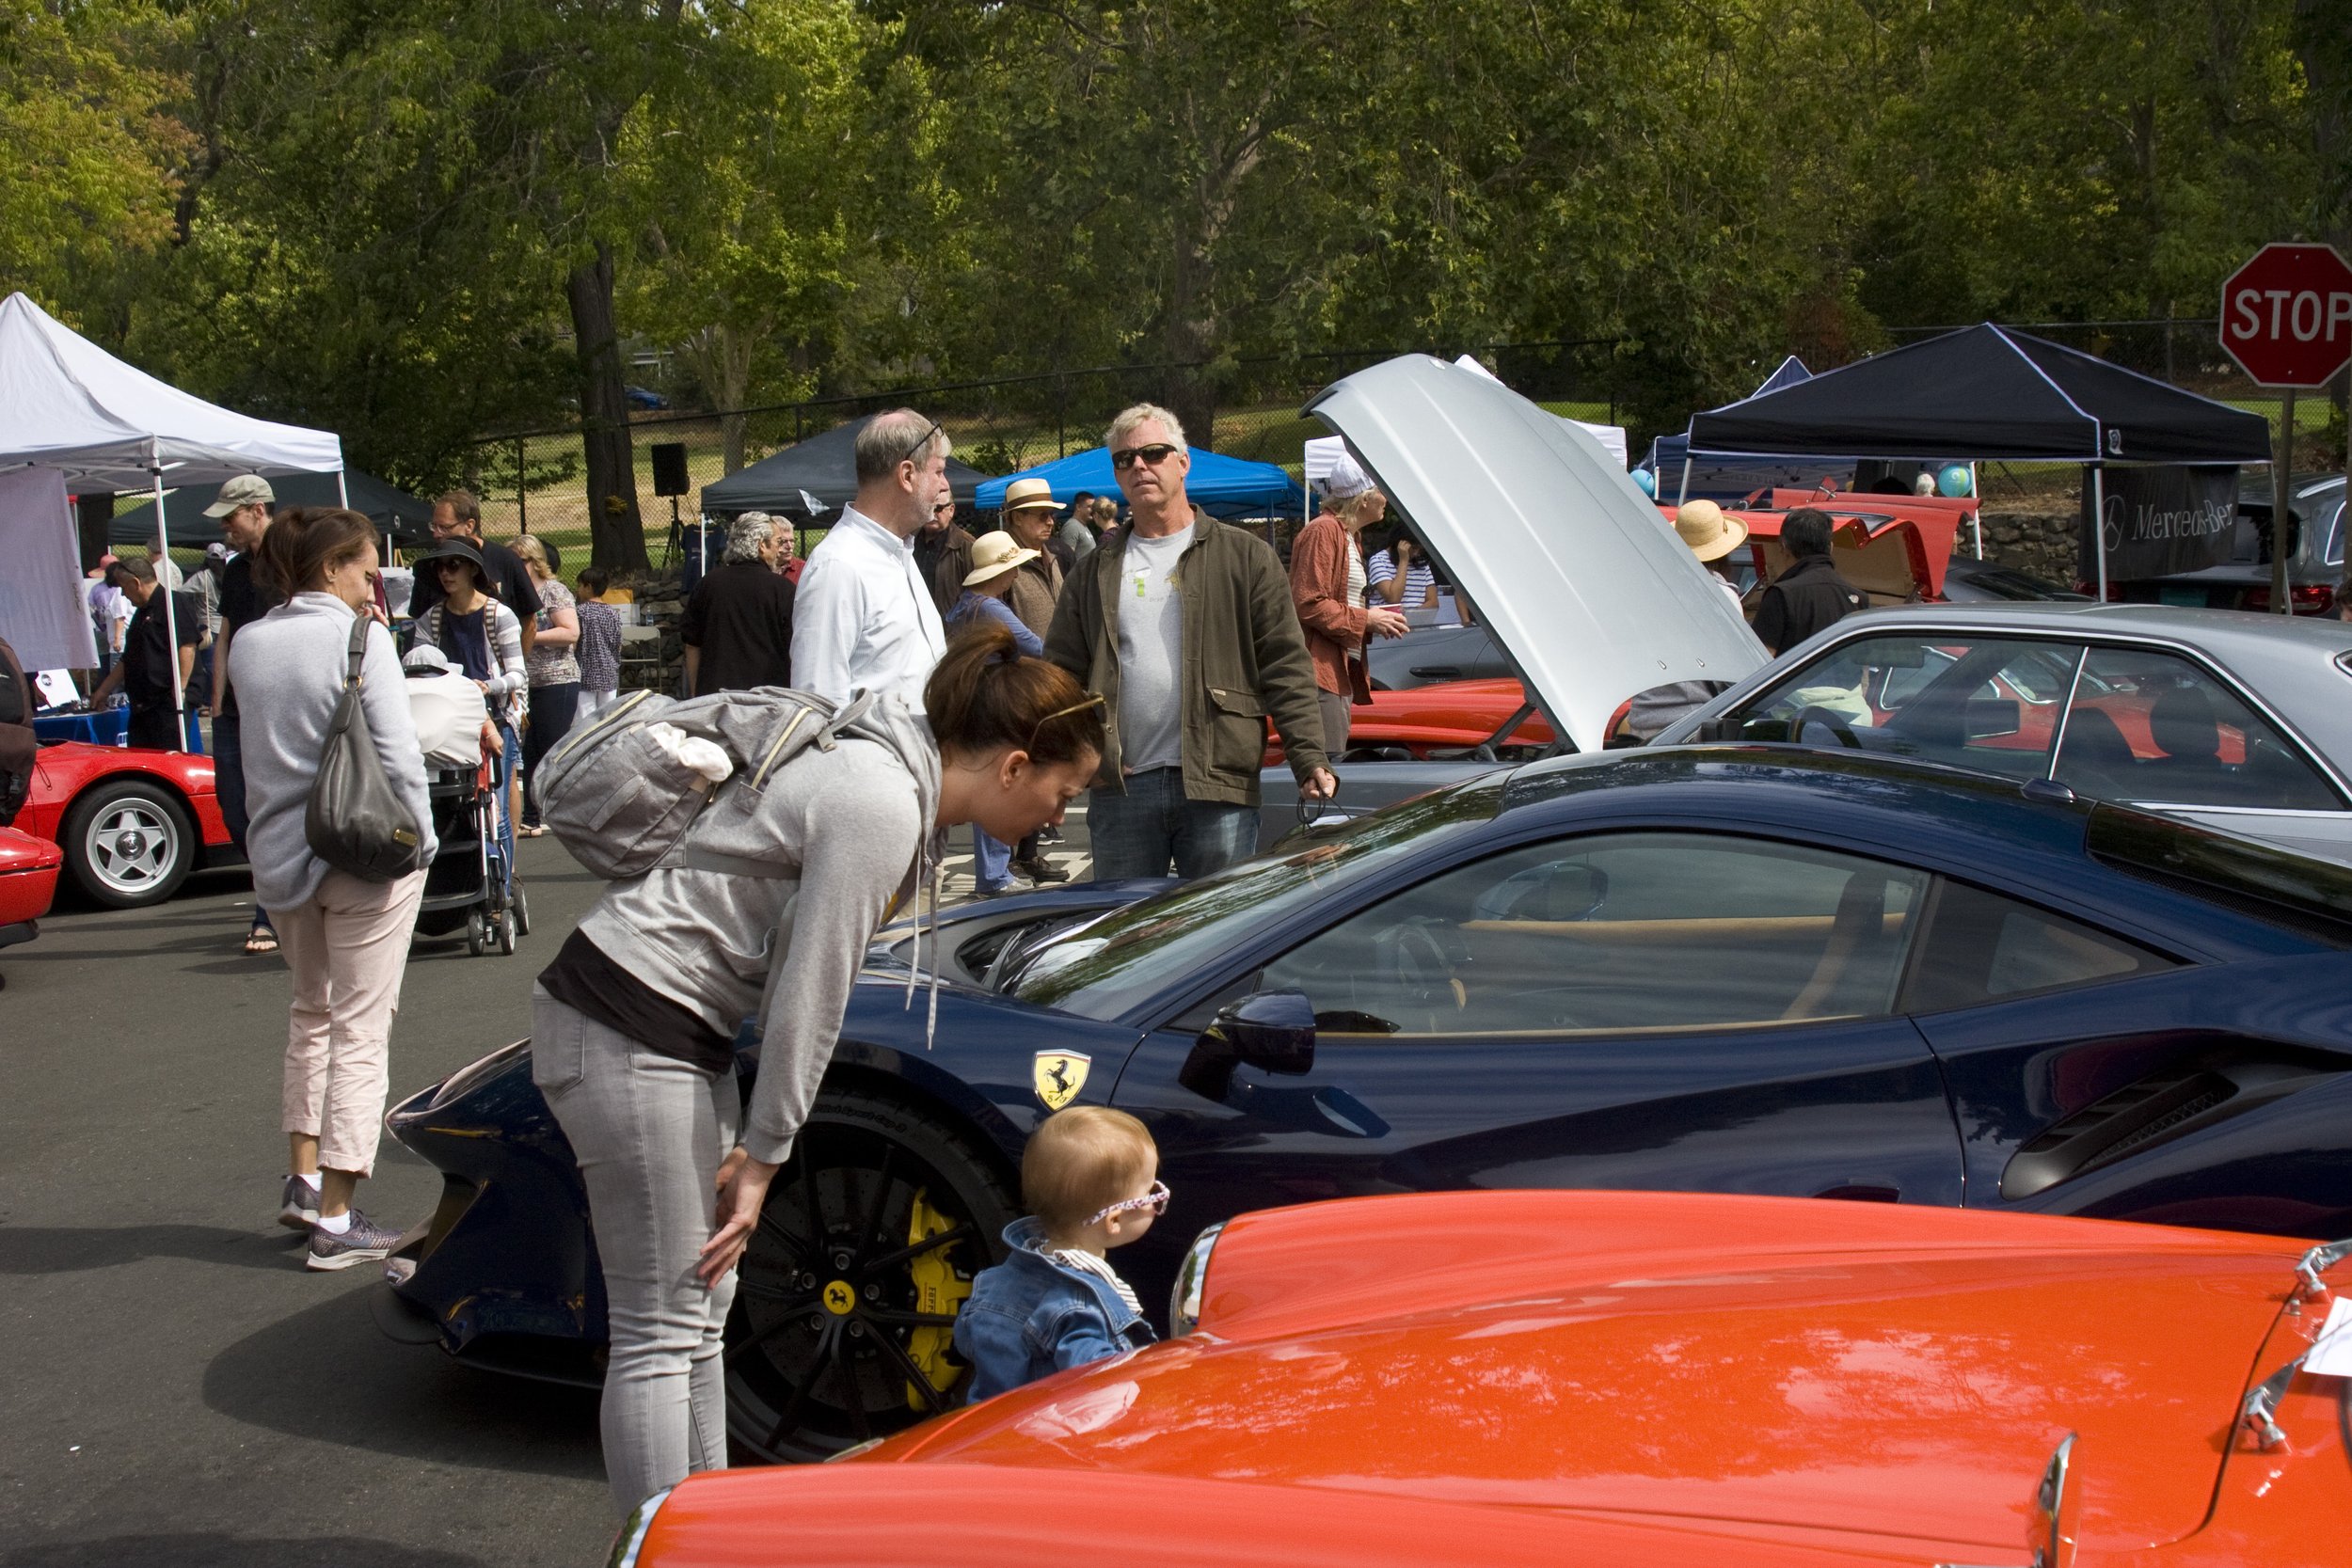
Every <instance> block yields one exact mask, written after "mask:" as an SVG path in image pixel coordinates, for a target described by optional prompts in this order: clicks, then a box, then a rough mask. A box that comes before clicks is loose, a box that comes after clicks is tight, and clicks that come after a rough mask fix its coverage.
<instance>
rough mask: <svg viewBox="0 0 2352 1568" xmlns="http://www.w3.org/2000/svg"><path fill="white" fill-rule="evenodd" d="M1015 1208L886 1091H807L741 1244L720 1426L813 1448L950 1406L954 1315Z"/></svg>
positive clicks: (957, 1392)
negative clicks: (787, 1151) (796, 1127)
mask: <svg viewBox="0 0 2352 1568" xmlns="http://www.w3.org/2000/svg"><path fill="white" fill-rule="evenodd" d="M1018 1215H1019V1210H1018V1209H1017V1208H1016V1207H1015V1203H1014V1198H1013V1195H1012V1194H1011V1192H1010V1191H1009V1190H1008V1185H1007V1183H1006V1182H1005V1180H1003V1178H1002V1177H1001V1176H999V1175H998V1174H997V1172H996V1170H995V1168H994V1167H993V1165H992V1164H991V1163H990V1162H989V1160H988V1158H987V1157H986V1156H985V1155H984V1154H982V1153H981V1152H980V1151H979V1148H978V1147H977V1145H976V1144H975V1143H974V1142H973V1141H972V1140H971V1139H970V1138H969V1137H967V1136H966V1135H965V1134H964V1133H962V1132H958V1131H957V1130H955V1129H954V1128H952V1127H949V1126H947V1125H946V1124H945V1123H943V1122H941V1121H940V1120H939V1119H938V1118H936V1117H931V1116H930V1115H927V1114H925V1113H924V1112H921V1111H918V1110H915V1109H913V1108H912V1107H909V1106H906V1105H903V1104H900V1103H898V1101H893V1100H891V1099H888V1098H886V1097H884V1096H881V1095H874V1094H866V1093H862V1092H857V1091H834V1092H827V1093H825V1094H822V1095H820V1096H818V1101H817V1104H816V1107H815V1109H814V1110H813V1111H812V1112H811V1114H810V1116H809V1120H808V1125H807V1126H806V1127H804V1128H803V1129H802V1131H801V1135H800V1137H799V1139H798V1140H797V1141H796V1143H795V1145H794V1147H793V1152H792V1157H791V1159H790V1160H788V1161H787V1162H786V1164H785V1166H784V1168H783V1169H782V1170H780V1171H778V1172H777V1173H776V1180H775V1182H774V1184H773V1185H772V1186H771V1187H770V1188H769V1190H768V1202H767V1206H766V1207H765V1208H764V1209H763V1210H762V1211H761V1212H760V1223H759V1228H758V1229H757V1230H755V1231H754V1232H753V1234H752V1239H751V1243H750V1245H749V1247H748V1248H747V1249H746V1250H745V1252H744V1254H743V1260H742V1263H741V1266H740V1269H739V1277H738V1279H737V1283H736V1291H735V1307H734V1310H733V1311H732V1312H731V1313H730V1314H729V1316H728V1319H727V1331H726V1363H727V1429H728V1433H729V1435H731V1436H732V1437H733V1438H734V1440H735V1441H736V1442H737V1443H739V1444H740V1445H741V1446H742V1447H743V1448H745V1449H749V1450H750V1451H751V1452H752V1453H754V1454H756V1455H757V1456H759V1457H760V1458H762V1459H768V1460H778V1461H806V1460H818V1459H824V1458H827V1457H829V1456H831V1455H833V1454H835V1453H839V1452H840V1451H841V1450H842V1449H847V1448H850V1447H851V1446H853V1445H855V1444H859V1443H864V1442H866V1441H867V1440H869V1439H871V1438H876V1437H886V1436H888V1435H889V1434H890V1433H894V1432H897V1431H899V1430H900V1429H902V1428H904V1427H908V1426H911V1425H913V1424H914V1422H916V1421H918V1420H921V1419H923V1418H925V1417H927V1416H931V1415H936V1414H938V1413H939V1412H941V1411H945V1410H952V1409H954V1408H955V1407H956V1406H958V1405H960V1404H961V1403H962V1402H963V1391H964V1389H965V1387H966V1386H968V1384H969V1381H970V1378H971V1369H970V1368H968V1367H967V1366H965V1365H964V1364H963V1362H962V1361H961V1358H959V1357H958V1356H957V1355H956V1354H955V1352H954V1348H953V1343H952V1335H953V1332H954V1328H955V1321H956V1319H955V1315H956V1312H957V1310H958V1309H959V1308H960V1307H961V1306H962V1303H963V1300H964V1298H965V1296H967V1295H969V1294H970V1292H971V1285H972V1276H973V1275H976V1274H977V1273H979V1271H980V1270H982V1269H984V1268H986V1267H988V1266H989V1265H990V1264H991V1263H993V1262H995V1261H996V1260H997V1258H998V1256H999V1255H1000V1252H1001V1250H1002V1243H1001V1241H1000V1238H1001V1237H1002V1235H1003V1233H1004V1228H1005V1227H1006V1226H1008V1225H1009V1224H1011V1223H1012V1221H1013V1220H1014V1219H1015V1218H1016V1217H1018Z"/></svg>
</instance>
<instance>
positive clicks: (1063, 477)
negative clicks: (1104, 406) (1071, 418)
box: [977, 447, 1307, 517]
mask: <svg viewBox="0 0 2352 1568" xmlns="http://www.w3.org/2000/svg"><path fill="white" fill-rule="evenodd" d="M1186 450H1187V451H1190V452H1191V453H1192V471H1191V472H1190V473H1189V474H1186V475H1185V476H1184V494H1186V495H1187V496H1190V497H1191V498H1192V500H1193V504H1194V505H1196V506H1198V507H1200V509H1201V510H1202V511H1204V512H1207V513H1209V514H1210V515H1213V516H1219V517H1263V516H1275V515H1281V514H1285V513H1292V512H1297V511H1299V510H1300V509H1301V508H1303V507H1304V506H1305V505H1306V504H1307V492H1306V490H1305V489H1304V488H1303V487H1301V486H1300V484H1299V483H1298V481H1296V480H1295V479H1293V478H1291V476H1290V475H1288V474H1286V473H1284V472H1283V471H1282V470H1281V469H1280V468H1278V467H1275V466H1274V465H1273V464H1271V463H1253V462H1250V461H1249V460H1248V459H1247V458H1241V457H1227V456H1225V455H1224V454H1223V453H1221V452H1214V451H1201V450H1200V448H1199V447H1190V448H1187V449H1186ZM1016 479H1041V480H1043V481H1045V482H1046V483H1048V484H1051V485H1052V486H1053V487H1054V499H1056V500H1057V501H1067V500H1069V499H1071V498H1072V497H1073V496H1075V495H1077V494H1078V493H1079V492H1080V491H1087V492H1089V493H1091V494H1093V495H1097V496H1116V495H1118V494H1119V482H1118V481H1117V480H1116V479H1114V478H1112V477H1111V454H1110V449H1109V448H1107V447H1090V448H1089V449H1088V450H1087V451H1073V452H1072V453H1071V454H1070V455H1069V456H1068V457H1063V458H1057V459H1056V460H1055V461H1053V462H1051V463H1041V464H1039V465H1038V466H1037V467H1034V468H1024V469H1022V470H1021V471H1020V472H1019V473H1017V474H1007V475H1005V476H1004V477H1003V478H1002V479H992V480H990V481H989V482H988V483H985V484H982V485H981V486H980V487H979V492H978V499H977V505H978V507H979V509H980V510H981V511H983V512H993V511H996V510H997V509H999V508H1000V507H1002V506H1003V505H1004V504H1005V487H1006V486H1007V485H1009V484H1010V483H1012V482H1013V481H1014V480H1016Z"/></svg>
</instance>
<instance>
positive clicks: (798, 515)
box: [690, 414, 981, 553]
mask: <svg viewBox="0 0 2352 1568" xmlns="http://www.w3.org/2000/svg"><path fill="white" fill-rule="evenodd" d="M875 417H876V416H874V415H872V414H867V415H866V416H865V417H864V418H862V419H855V420H850V421H849V422H848V423H846V424H839V425H835V426H834V428H833V429H831V430H828V431H826V432H825V433H824V434H822V435H820V436H810V437H809V438H808V439H807V440H805V441H801V442H797V443H795V444H794V445H792V446H788V447H787V448H785V449H784V450H783V451H780V452H776V453H774V454H773V455H772V456H770V457H766V458H763V459H762V460H760V461H759V462H757V463H755V464H753V465H752V466H751V467H748V468H744V469H742V470H740V471H739V472H737V473H731V474H729V475H727V477H726V478H724V479H723V480H720V481H719V482H718V483H715V484H706V485H704V486H703V488H702V496H701V502H702V510H703V511H704V512H706V513H707V514H708V515H711V516H713V517H733V516H738V515H741V514H742V513H745V512H768V513H772V514H774V515H777V516H780V517H790V518H792V519H793V520H794V521H796V522H804V523H813V524H819V525H829V524H831V523H833V522H835V521H838V520H839V515H838V511H837V509H838V508H840V507H842V506H845V505H847V504H848V503H849V502H850V500H852V499H855V498H856V496H857V433H858V432H859V431H861V430H864V429H865V428H866V425H867V424H868V423H869V422H871V421H872V420H874V419H875ZM980 477H981V476H980V472H979V470H978V469H977V468H975V467H972V466H971V465H970V464H968V463H960V462H958V461H957V460H956V459H955V458H953V457H950V458H948V459H947V483H948V486H949V488H950V489H951V490H952V491H953V492H954V495H955V498H956V501H957V504H959V505H961V506H969V505H971V504H972V490H973V487H974V486H975V485H977V484H978V483H980ZM811 502H814V503H815V504H814V505H812V504H811ZM827 514H833V515H830V516H829V515H827ZM690 553H691V552H690Z"/></svg>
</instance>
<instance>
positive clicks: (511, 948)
mask: <svg viewBox="0 0 2352 1568" xmlns="http://www.w3.org/2000/svg"><path fill="white" fill-rule="evenodd" d="M494 929H495V932H496V934H497V936H498V943H499V956H500V957H501V958H513V957H514V956H515V911H513V910H511V909H510V910H501V911H499V913H498V920H497V923H496V926H495V927H494Z"/></svg>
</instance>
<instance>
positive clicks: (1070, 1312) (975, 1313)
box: [956, 1105, 1168, 1401]
mask: <svg viewBox="0 0 2352 1568" xmlns="http://www.w3.org/2000/svg"><path fill="white" fill-rule="evenodd" d="M1159 1168H1160V1151H1159V1149H1158V1148H1157V1147H1156V1146H1155V1145H1154V1144H1153V1143H1152V1134H1151V1133H1150V1132H1146V1131H1145V1130H1144V1126H1143V1123H1141V1122H1139V1121H1137V1120H1136V1118H1135V1117H1131V1116H1129V1115H1128V1114H1127V1113H1126V1112H1124V1111H1114V1110H1112V1109H1110V1108H1109V1107H1108V1106H1104V1105H1073V1106H1072V1107H1071V1108H1070V1109H1069V1110H1066V1111H1057V1112H1056V1113H1055V1114H1054V1115H1052V1116H1050V1117H1046V1118H1045V1120H1044V1122H1043V1123H1042V1124H1041V1125H1040V1126H1039V1128H1038V1130H1037V1131H1036V1132H1033V1133H1031V1134H1030V1135H1029V1145H1028V1148H1025V1150H1023V1151H1022V1156H1021V1199H1022V1202H1023V1204H1024V1205H1025V1207H1026V1208H1027V1209H1028V1211H1029V1217H1028V1218H1027V1219H1022V1220H1015V1221H1014V1222H1013V1223H1012V1224H1010V1225H1009V1226H1007V1227H1005V1245H1006V1246H1007V1247H1009V1249H1010V1250H1011V1253H1012V1256H1011V1257H1009V1258H1008V1259H1006V1260H1005V1261H1004V1262H1002V1263H999V1264H997V1265H996V1266H995V1267H994V1268H993V1269H983V1270H981V1271H980V1273H979V1275H978V1276H977V1277H976V1278H975V1279H974V1280H973V1281H972V1295H971V1299H970V1300H968V1301H966V1302H965V1303H964V1304H963V1310H962V1311H961V1313H959V1314H957V1317H956V1350H957V1351H958V1352H959V1353H960V1354H961V1355H962V1356H963V1358H964V1359H965V1360H966V1361H969V1362H971V1363H972V1365H973V1367H974V1368H975V1369H976V1370H977V1376H975V1377H974V1378H973V1380H972V1395H971V1397H972V1399H973V1400H975V1401H979V1400H984V1399H987V1398H989V1397H990V1396H992V1395H994V1394H1001V1393H1004V1392H1005V1391H1006V1390H1008V1389H1010V1388H1018V1387H1020V1386H1022V1385H1023V1384H1025V1383H1034V1382H1036V1381H1037V1380H1038V1379H1039V1378H1041V1377H1043V1376H1045V1375H1046V1374H1047V1373H1049V1372H1057V1371H1059V1370H1062V1369H1063V1368H1065V1367H1083V1366H1085V1365H1086V1364H1087V1363H1088V1362H1089V1361H1100V1360H1103V1359H1104V1358H1105V1357H1106V1356H1113V1355H1118V1354H1120V1353H1122V1352H1125V1351H1130V1350H1136V1349H1139V1348H1141V1347H1142V1346H1144V1345H1148V1344H1150V1343H1152V1339H1153V1338H1156V1336H1154V1335H1153V1334H1152V1325H1151V1324H1150V1323H1146V1322H1144V1321H1143V1308H1142V1307H1140V1306H1139V1305H1138V1304H1137V1303H1136V1293H1135V1291H1132V1290H1131V1289H1129V1288H1128V1285H1127V1282H1126V1281H1125V1280H1123V1279H1121V1278H1120V1277H1119V1275H1118V1273H1117V1272H1116V1271H1115V1270H1113V1269H1112V1267H1111V1266H1110V1263H1109V1262H1108V1261H1107V1260H1106V1259H1105V1258H1104V1254H1105V1253H1107V1252H1109V1251H1110V1249H1111V1248H1113V1247H1116V1246H1125V1245H1126V1244H1127V1243H1129V1242H1132V1241H1134V1240H1136V1238H1137V1237H1139V1236H1141V1235H1142V1234H1143V1233H1144V1232H1145V1231H1147V1230H1149V1229H1151V1228H1152V1221H1153V1220H1154V1219H1156V1218H1158V1217H1159V1215H1160V1214H1161V1213H1163V1212H1166V1210H1167V1208H1168V1189H1167V1188H1166V1187H1165V1186H1163V1185H1161V1184H1160V1182H1159V1180H1157V1178H1158V1175H1159Z"/></svg>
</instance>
